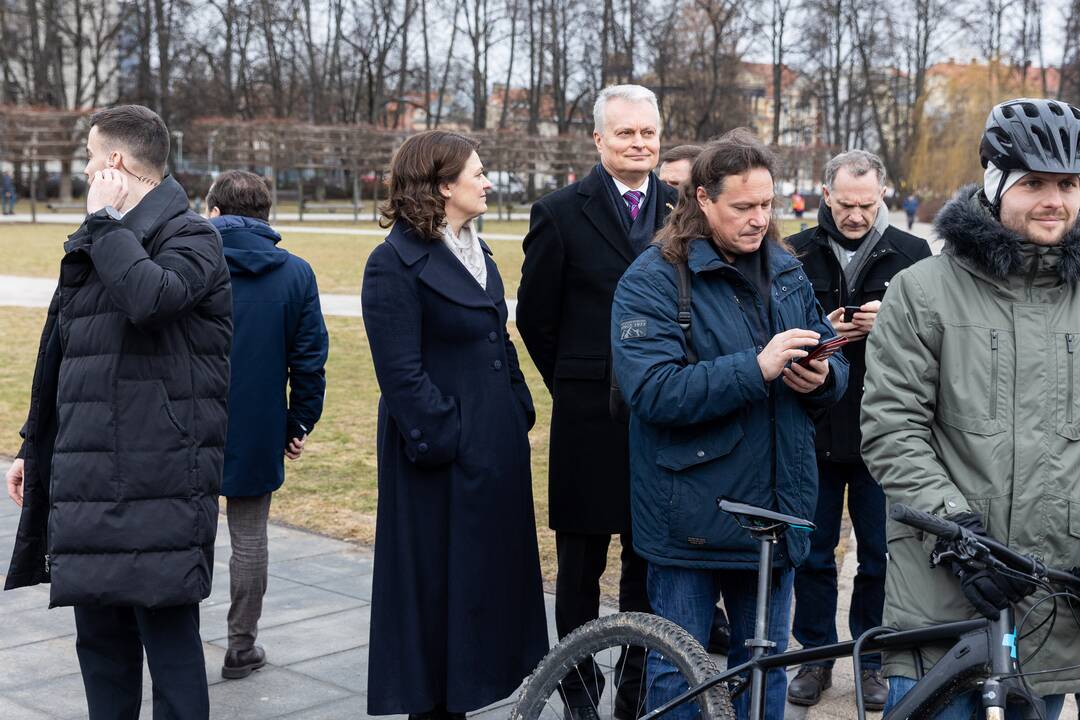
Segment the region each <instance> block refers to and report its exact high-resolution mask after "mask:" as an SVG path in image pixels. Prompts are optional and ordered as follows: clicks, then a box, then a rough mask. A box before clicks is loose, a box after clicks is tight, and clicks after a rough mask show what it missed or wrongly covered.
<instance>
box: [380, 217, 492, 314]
mask: <svg viewBox="0 0 1080 720" xmlns="http://www.w3.org/2000/svg"><path fill="white" fill-rule="evenodd" d="M386 242H387V243H388V244H389V245H390V246H391V247H392V248H394V250H395V251H396V252H397V254H398V257H400V258H401V262H403V263H405V264H406V265H408V266H410V267H411V266H413V265H415V264H416V263H418V262H419V261H420V260H422V259H424V258H427V262H426V263H425V264H424V267H423V268H422V269H421V270H420V274H419V276H418V277H419V279H420V281H421V282H423V283H424V284H425V285H427V286H428V287H430V288H431V289H432V290H434V291H435V292H437V293H439V294H440V295H442V296H443V297H445V298H447V299H448V300H451V301H453V302H455V303H457V304H459V305H464V306H466V307H481V308H482V307H492V306H493V305H494V304H495V303H496V302H500V301H502V300H503V294H504V289H503V284H502V280H501V279H500V277H499V272H498V269H497V268H496V267H495V263H494V262H493V261H492V260H491V254H492V253H491V248H489V247H488V246H487V243H485V242H484V241H483V240H481V241H480V247H482V248H483V249H484V260H485V262H486V263H487V269H488V286H487V288H481V287H480V285H479V284H478V283H477V282H476V280H475V279H474V278H473V276H472V275H470V274H469V271H468V270H466V269H465V267H464V266H463V265H462V264H461V262H460V261H459V260H458V259H457V258H456V257H454V254H453V253H452V252H450V248H448V247H446V244H445V243H444V242H443V241H442V240H427V239H425V238H423V237H421V236H420V234H419V233H418V232H416V230H415V229H413V228H412V227H410V226H409V225H408V224H407V223H404V222H396V223H394V227H393V228H391V230H390V234H389V235H388V236H387V237H386Z"/></svg>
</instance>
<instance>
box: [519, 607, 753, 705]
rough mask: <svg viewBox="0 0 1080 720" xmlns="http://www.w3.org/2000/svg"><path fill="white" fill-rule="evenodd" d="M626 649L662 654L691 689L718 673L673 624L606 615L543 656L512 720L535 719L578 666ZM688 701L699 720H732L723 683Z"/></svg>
mask: <svg viewBox="0 0 1080 720" xmlns="http://www.w3.org/2000/svg"><path fill="white" fill-rule="evenodd" d="M625 645H632V646H639V647H645V648H647V649H649V650H655V651H657V652H659V653H661V654H663V655H664V656H665V657H666V658H667V659H668V660H670V661H671V663H672V664H673V665H674V666H675V667H676V668H678V670H679V672H680V673H681V674H682V676H683V678H684V679H685V680H686V681H687V683H688V684H689V685H690V686H693V685H696V684H698V683H701V682H704V681H705V680H706V679H708V678H709V677H711V676H713V675H715V674H717V673H718V672H719V670H718V669H717V667H716V664H715V663H714V662H713V661H712V658H710V657H709V655H708V653H706V652H705V649H704V648H703V647H701V643H699V642H698V641H697V640H695V639H694V638H693V636H691V635H690V633H688V632H686V631H685V630H683V629H682V628H681V627H679V626H678V625H676V624H675V623H673V622H671V621H669V620H665V619H664V618H661V617H658V616H656V615H648V614H646V613H617V614H615V615H608V616H607V617H603V618H600V619H598V620H593V621H592V622H589V623H586V624H585V625H582V626H581V627H580V628H578V629H577V630H575V631H574V632H572V633H571V634H570V635H567V636H566V637H565V638H563V640H562V641H561V642H559V644H557V645H556V646H555V647H554V648H552V650H551V652H549V653H548V654H547V655H545V656H544V658H543V659H542V660H541V661H540V664H539V665H537V666H536V669H535V670H534V671H533V673H532V675H531V676H530V677H529V679H528V680H527V681H526V682H525V685H524V687H523V688H522V689H521V693H520V695H519V696H518V701H517V703H516V704H515V705H514V709H513V710H512V711H511V713H510V718H511V720H537V718H538V717H539V716H540V713H541V712H543V710H544V708H545V707H546V706H547V705H548V701H549V699H550V698H551V697H552V696H553V695H554V694H555V692H556V689H557V688H558V686H559V683H560V682H561V681H562V680H563V678H565V677H566V676H567V674H568V673H570V672H571V671H572V670H573V669H574V668H575V667H576V666H577V665H578V664H579V663H581V662H582V661H584V660H585V659H586V658H590V657H592V656H593V655H594V654H595V653H597V652H599V651H602V650H605V649H609V648H614V647H619V646H625ZM691 702H696V703H697V706H698V707H699V708H700V709H701V717H702V719H703V720H735V711H734V710H733V709H732V707H731V700H730V698H729V697H728V690H727V685H726V684H725V683H719V684H718V685H715V686H713V687H712V688H711V689H709V690H707V691H706V692H704V693H702V694H701V695H699V696H698V697H697V698H695V700H693V701H691Z"/></svg>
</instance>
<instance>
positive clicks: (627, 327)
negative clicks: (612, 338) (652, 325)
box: [619, 318, 648, 340]
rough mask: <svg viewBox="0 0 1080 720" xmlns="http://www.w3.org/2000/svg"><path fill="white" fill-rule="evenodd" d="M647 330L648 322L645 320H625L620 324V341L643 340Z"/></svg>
mask: <svg viewBox="0 0 1080 720" xmlns="http://www.w3.org/2000/svg"><path fill="white" fill-rule="evenodd" d="M647 329H648V321H646V320H645V319H644V318H636V319H634V320H623V321H622V322H621V323H620V324H619V339H620V340H630V339H632V338H643V337H645V335H646V330H647Z"/></svg>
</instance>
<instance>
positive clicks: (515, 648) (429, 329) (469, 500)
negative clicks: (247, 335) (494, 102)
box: [361, 130, 548, 720]
mask: <svg viewBox="0 0 1080 720" xmlns="http://www.w3.org/2000/svg"><path fill="white" fill-rule="evenodd" d="M476 148H477V146H476V144H475V143H474V142H473V141H472V140H470V139H468V138H466V137H464V136H462V135H458V134H456V133H451V132H445V131H441V130H432V131H429V132H425V133H420V134H418V135H413V136H412V137H410V138H408V139H407V140H406V141H405V142H404V143H402V145H401V147H400V148H398V151H397V152H396V153H395V155H394V159H393V161H392V162H391V167H390V192H389V199H388V201H387V203H386V205H385V206H384V208H383V217H384V221H385V222H386V223H393V227H392V229H391V231H390V234H389V235H388V236H387V238H386V241H385V242H383V243H382V244H381V245H379V246H378V247H376V248H375V250H374V251H372V253H371V255H370V257H369V258H368V262H367V267H366V269H365V271H364V285H363V290H362V298H361V299H362V303H363V315H364V327H365V329H366V330H367V337H368V342H369V343H370V345H371V355H372V359H373V361H374V363H375V375H376V377H377V379H378V382H379V389H380V390H381V391H382V397H381V398H380V400H379V431H378V463H379V506H378V515H377V524H376V531H375V568H374V579H373V587H372V601H371V602H372V607H371V642H370V648H371V650H370V657H369V662H368V712H369V713H371V714H373V715H388V714H397V713H408V714H409V716H410V717H411V718H416V719H420V718H425V719H443V720H445V719H448V718H464V717H465V713H466V712H467V711H470V710H475V709H477V708H481V707H484V706H486V705H489V704H491V703H493V702H495V701H497V700H501V699H502V698H505V697H507V696H508V695H510V693H512V692H513V691H514V690H515V689H516V688H517V687H518V686H519V685H520V684H521V682H522V680H523V679H524V678H525V677H526V676H527V675H528V674H529V673H530V672H532V669H533V668H534V667H535V666H536V663H537V662H539V660H540V658H541V657H543V655H544V654H545V653H546V652H547V648H548V638H547V621H546V618H545V614H544V597H543V587H542V584H541V578H540V559H539V552H538V550H537V545H536V523H535V520H534V517H533V501H532V481H531V469H530V465H529V437H528V431H529V429H530V428H531V427H532V425H533V423H534V422H535V420H536V414H535V411H534V409H533V403H532V397H531V396H530V394H529V389H528V387H527V386H526V385H525V378H524V376H523V375H522V374H521V369H520V368H519V366H518V357H517V352H516V350H515V349H514V345H513V343H512V342H511V341H510V336H509V335H508V334H507V332H506V321H507V308H506V300H505V298H504V292H503V283H502V279H501V278H500V277H499V271H498V268H497V267H496V266H495V263H494V261H493V260H492V258H491V250H490V248H488V246H487V245H485V244H484V243H483V242H482V241H481V240H480V238H479V236H478V235H477V232H476V228H475V226H474V224H473V220H474V219H475V218H477V217H479V216H480V215H482V214H483V213H484V212H485V211H486V210H487V193H488V191H489V190H490V189H491V187H492V186H491V183H490V182H488V180H487V178H486V177H485V175H484V167H483V165H482V164H481V162H480V157H479V155H478V154H477V152H476Z"/></svg>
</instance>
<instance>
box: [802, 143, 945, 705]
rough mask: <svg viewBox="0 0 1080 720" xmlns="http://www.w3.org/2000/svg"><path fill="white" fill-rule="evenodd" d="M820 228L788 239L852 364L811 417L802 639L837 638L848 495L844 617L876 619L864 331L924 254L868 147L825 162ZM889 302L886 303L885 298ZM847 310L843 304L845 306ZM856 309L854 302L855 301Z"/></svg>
mask: <svg viewBox="0 0 1080 720" xmlns="http://www.w3.org/2000/svg"><path fill="white" fill-rule="evenodd" d="M824 175H825V178H824V179H825V184H824V186H823V187H822V203H821V206H820V207H819V208H818V225H817V227H814V228H810V229H808V230H804V231H802V232H800V233H798V234H796V235H792V236H791V237H789V238H788V239H787V241H788V243H790V244H791V247H792V248H794V250H795V253H796V255H797V256H798V258H799V259H800V260H801V261H802V263H803V268H804V269H805V270H806V276H807V277H808V278H809V279H810V282H811V283H813V285H814V293H815V294H816V296H817V299H818V302H819V303H821V307H822V309H823V310H824V311H825V312H827V313H828V314H829V316H828V317H829V321H830V322H831V323H832V326H833V327H834V328H835V329H836V332H837V334H838V335H842V336H844V337H846V338H848V340H849V341H850V342H849V343H848V344H847V345H846V346H845V347H844V356H845V357H846V358H847V359H848V362H849V363H850V367H851V375H850V377H849V378H848V387H847V391H846V392H845V393H844V396H843V397H842V398H841V399H840V402H838V403H837V404H836V405H834V406H833V407H831V408H830V409H829V410H828V412H826V413H824V414H823V415H821V416H820V417H819V418H818V419H817V423H816V424H817V428H816V429H817V434H816V445H817V465H818V500H817V508H816V510H815V514H814V523H815V524H816V525H817V528H816V529H815V530H814V532H813V533H812V534H811V536H810V555H809V556H808V557H807V558H806V561H805V562H804V563H803V564H802V565H801V566H800V567H799V568H797V569H796V570H795V620H794V624H793V627H792V632H793V634H794V635H795V639H796V640H798V641H799V642H800V643H801V644H802V646H803V647H821V646H823V645H829V644H832V643H835V642H836V637H837V635H836V623H835V622H833V618H834V617H835V616H836V603H837V583H836V546H837V544H838V543H839V541H840V526H841V519H842V516H843V509H844V502H845V498H846V501H847V506H848V514H849V516H850V518H851V524H852V527H853V529H854V530H855V539H856V541H857V543H856V545H857V547H858V559H859V569H858V572H857V573H856V575H855V582H854V589H853V591H852V594H851V603H850V611H849V613H848V624H849V629H850V630H851V637H859V636H860V635H861V634H862V633H863V632H865V631H866V630H869V629H870V628H874V627H877V626H879V625H881V623H882V610H883V608H884V604H885V569H886V542H885V493H884V491H882V489H881V486H880V485H878V483H877V482H876V481H875V480H874V478H872V477H871V476H870V471H869V470H868V469H867V468H866V464H865V463H863V460H862V454H861V452H860V450H859V443H860V440H861V434H860V432H859V408H860V406H861V404H862V395H863V376H864V375H865V374H866V338H867V336H868V335H869V333H870V332H872V330H873V327H874V322H875V320H876V318H877V313H878V310H879V308H880V307H881V303H882V300H883V299H884V298H885V293H886V291H887V290H888V288H889V283H890V282H891V281H892V278H893V276H894V275H895V274H896V273H898V272H900V271H901V270H903V269H904V268H906V267H908V266H910V265H913V264H914V263H916V262H918V261H919V260H922V259H923V258H926V257H929V256H930V246H929V245H927V244H926V241H925V240H923V239H922V238H919V237H915V236H914V235H910V234H908V233H906V232H904V231H903V230H901V229H899V228H897V227H895V226H893V225H890V224H889V208H888V206H886V205H885V203H884V202H883V201H882V198H883V197H884V195H885V165H884V163H882V161H881V158H879V157H877V156H876V155H874V154H872V153H869V152H866V151H865V150H849V151H848V152H845V153H841V154H840V155H837V156H836V157H834V158H832V159H831V160H830V161H829V162H828V163H827V164H826V165H825V170H824ZM886 302H887V301H886ZM845 308H846V309H847V310H845ZM856 308H858V309H856ZM859 682H860V684H861V685H862V693H863V701H864V702H865V703H866V707H867V708H868V709H870V710H881V709H882V708H883V707H884V706H885V703H886V701H887V700H888V694H889V693H888V690H889V689H888V685H887V684H886V682H885V678H884V677H883V676H882V674H881V656H880V655H879V654H877V653H868V654H864V655H863V656H862V674H861V677H860V678H859ZM831 685H832V662H831V661H821V662H817V663H807V664H805V665H803V666H802V667H801V668H800V669H799V673H798V675H796V676H795V678H794V679H793V680H792V681H791V683H790V684H789V685H788V701H789V702H791V703H794V704H796V705H803V706H809V705H816V704H817V703H818V702H819V701H820V700H821V694H822V692H823V691H825V690H826V689H828V688H829V687H830V686H831Z"/></svg>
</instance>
